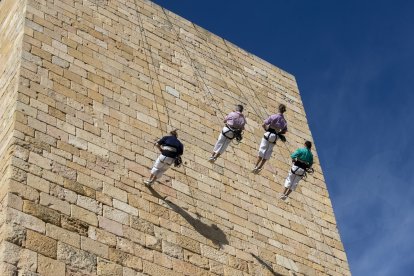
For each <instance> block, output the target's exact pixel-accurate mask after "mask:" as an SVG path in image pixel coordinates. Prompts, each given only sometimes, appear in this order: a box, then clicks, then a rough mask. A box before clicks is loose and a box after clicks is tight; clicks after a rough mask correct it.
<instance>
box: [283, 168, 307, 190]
mask: <svg viewBox="0 0 414 276" xmlns="http://www.w3.org/2000/svg"><path fill="white" fill-rule="evenodd" d="M292 170H293V171H294V172H295V173H292ZM304 174H305V170H304V169H302V168H299V167H298V166H295V165H293V166H292V169H291V170H290V171H289V175H288V177H286V180H285V188H288V189H290V190H292V191H294V190H295V189H296V187H297V186H298V183H299V181H300V180H301V179H302V177H303V175H304Z"/></svg>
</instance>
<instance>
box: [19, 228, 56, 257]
mask: <svg viewBox="0 0 414 276" xmlns="http://www.w3.org/2000/svg"><path fill="white" fill-rule="evenodd" d="M25 247H26V248H28V249H30V250H33V251H35V252H38V253H40V254H42V255H44V256H47V257H50V258H56V247H57V241H56V240H54V239H51V238H49V237H46V236H44V235H42V234H39V233H37V232H34V231H31V230H27V233H26V241H25Z"/></svg>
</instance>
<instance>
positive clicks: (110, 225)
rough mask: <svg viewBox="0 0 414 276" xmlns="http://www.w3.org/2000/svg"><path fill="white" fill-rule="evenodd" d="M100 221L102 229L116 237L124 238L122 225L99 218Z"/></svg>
mask: <svg viewBox="0 0 414 276" xmlns="http://www.w3.org/2000/svg"><path fill="white" fill-rule="evenodd" d="M98 220H99V227H100V228H103V229H105V230H106V231H108V232H110V233H113V234H115V235H118V236H123V230H122V224H120V223H118V222H116V221H113V220H110V219H107V218H104V217H98Z"/></svg>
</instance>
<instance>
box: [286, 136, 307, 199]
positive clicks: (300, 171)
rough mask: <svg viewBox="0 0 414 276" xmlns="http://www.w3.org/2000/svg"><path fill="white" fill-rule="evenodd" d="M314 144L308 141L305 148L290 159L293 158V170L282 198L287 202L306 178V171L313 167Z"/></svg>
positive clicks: (287, 179) (298, 150)
mask: <svg viewBox="0 0 414 276" xmlns="http://www.w3.org/2000/svg"><path fill="white" fill-rule="evenodd" d="M311 148H312V142H310V141H306V142H305V147H304V148H300V149H297V150H296V151H295V152H294V153H292V155H291V156H290V157H292V162H293V165H292V168H291V169H290V172H289V175H288V176H287V178H286V180H285V190H284V191H283V194H282V195H281V196H280V198H281V199H282V200H285V199H286V198H287V197H288V196H289V195H290V193H291V192H292V191H294V190H295V189H296V187H297V186H298V183H299V181H300V180H301V179H302V178H303V177H304V176H305V174H306V171H307V170H308V169H310V168H311V167H312V165H313V155H312V152H311Z"/></svg>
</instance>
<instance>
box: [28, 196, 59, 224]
mask: <svg viewBox="0 0 414 276" xmlns="http://www.w3.org/2000/svg"><path fill="white" fill-rule="evenodd" d="M23 212H25V213H27V214H30V215H32V216H35V217H37V218H39V219H41V220H43V221H44V222H48V223H52V224H55V225H60V214H59V212H58V211H55V210H52V209H49V208H47V207H44V206H42V205H39V204H36V203H33V202H31V201H28V200H25V201H24V204H23Z"/></svg>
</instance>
